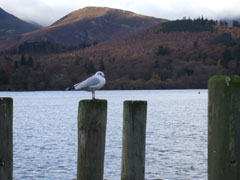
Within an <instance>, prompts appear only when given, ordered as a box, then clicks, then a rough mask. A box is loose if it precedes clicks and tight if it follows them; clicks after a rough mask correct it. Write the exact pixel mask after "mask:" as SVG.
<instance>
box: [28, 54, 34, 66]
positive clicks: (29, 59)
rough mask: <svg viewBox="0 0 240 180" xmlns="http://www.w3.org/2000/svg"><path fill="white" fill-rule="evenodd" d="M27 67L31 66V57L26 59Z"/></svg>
mask: <svg viewBox="0 0 240 180" xmlns="http://www.w3.org/2000/svg"><path fill="white" fill-rule="evenodd" d="M27 65H28V66H32V65H33V58H32V56H29V57H28V60H27Z"/></svg>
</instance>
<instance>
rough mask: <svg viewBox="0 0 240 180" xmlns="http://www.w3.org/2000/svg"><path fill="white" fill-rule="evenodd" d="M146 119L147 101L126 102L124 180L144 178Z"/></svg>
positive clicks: (123, 157)
mask: <svg viewBox="0 0 240 180" xmlns="http://www.w3.org/2000/svg"><path fill="white" fill-rule="evenodd" d="M146 119H147V102H146V101H125V102H124V112H123V140H122V144H123V149H122V170H121V179H122V180H136V179H137V180H144V176H145V144H146Z"/></svg>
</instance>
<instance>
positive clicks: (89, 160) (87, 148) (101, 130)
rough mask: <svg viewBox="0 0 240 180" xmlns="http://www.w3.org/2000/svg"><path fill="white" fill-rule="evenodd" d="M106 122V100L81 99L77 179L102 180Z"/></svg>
mask: <svg viewBox="0 0 240 180" xmlns="http://www.w3.org/2000/svg"><path fill="white" fill-rule="evenodd" d="M106 124H107V101H106V100H98V99H95V100H82V101H80V102H79V109H78V165H77V166H78V167H77V179H78V180H102V179H103V171H104V153H105V138H106Z"/></svg>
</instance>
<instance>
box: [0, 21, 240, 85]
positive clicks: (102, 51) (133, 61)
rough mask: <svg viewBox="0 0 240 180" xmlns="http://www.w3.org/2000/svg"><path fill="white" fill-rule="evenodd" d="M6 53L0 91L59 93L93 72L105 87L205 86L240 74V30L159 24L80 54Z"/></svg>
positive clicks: (212, 25) (1, 60)
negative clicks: (217, 77)
mask: <svg viewBox="0 0 240 180" xmlns="http://www.w3.org/2000/svg"><path fill="white" fill-rule="evenodd" d="M48 50H49V51H47V52H45V53H41V52H34V51H33V52H32V53H31V52H24V51H23V52H22V53H16V52H15V53H5V54H2V56H1V57H0V89H1V90H7V89H12V90H64V89H65V88H66V87H69V86H71V85H72V84H74V83H77V82H79V81H81V80H83V79H84V78H86V77H88V76H89V75H91V74H93V73H94V72H95V71H96V70H99V69H100V70H103V71H104V72H105V74H106V77H107V83H106V85H105V86H104V88H105V89H166V88H167V89H172V88H174V89H175V88H207V81H208V79H209V78H210V77H211V76H212V75H214V74H229V75H230V74H239V73H240V65H239V64H240V28H239V27H231V28H230V27H227V26H225V25H218V24H217V22H215V21H209V20H206V19H203V18H199V19H196V20H191V19H183V20H178V21H170V22H166V23H164V24H158V25H156V26H154V27H151V28H149V29H147V30H144V31H142V32H139V33H136V34H132V35H130V36H128V37H124V38H118V39H116V40H112V41H106V42H103V43H96V44H92V45H90V46H87V47H84V48H81V49H79V50H76V49H74V50H64V51H58V52H55V51H51V48H49V49H48Z"/></svg>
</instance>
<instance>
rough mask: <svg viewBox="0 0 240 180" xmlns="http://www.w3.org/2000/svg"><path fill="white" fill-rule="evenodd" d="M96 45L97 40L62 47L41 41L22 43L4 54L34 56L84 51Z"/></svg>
mask: <svg viewBox="0 0 240 180" xmlns="http://www.w3.org/2000/svg"><path fill="white" fill-rule="evenodd" d="M97 43H98V41H97V40H95V41H94V42H92V43H90V42H81V43H79V44H78V45H69V46H64V45H61V44H57V43H54V42H50V41H41V42H24V43H23V44H20V45H18V46H17V47H14V48H12V49H10V50H9V51H8V52H6V53H11V54H26V53H32V54H33V53H36V54H43V53H61V52H67V51H74V50H78V49H84V48H86V47H90V46H92V45H96V44H97Z"/></svg>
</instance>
